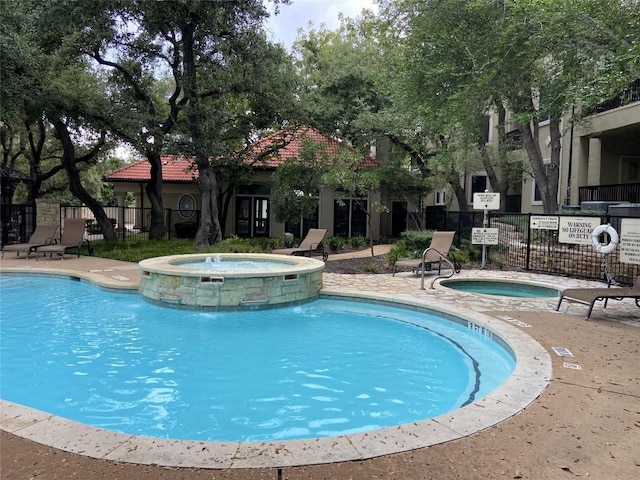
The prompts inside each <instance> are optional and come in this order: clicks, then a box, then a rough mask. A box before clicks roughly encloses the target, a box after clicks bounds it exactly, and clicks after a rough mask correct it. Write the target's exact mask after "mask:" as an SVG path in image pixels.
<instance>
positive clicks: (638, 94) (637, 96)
mask: <svg viewBox="0 0 640 480" xmlns="http://www.w3.org/2000/svg"><path fill="white" fill-rule="evenodd" d="M632 102H640V79H638V80H636V81H635V82H633V83H631V84H630V85H629V86H628V87H627V88H625V89H624V90H623V91H622V93H621V94H620V95H618V96H617V97H614V98H612V99H610V100H607V101H605V102H602V103H600V104H598V105H596V107H595V108H594V109H593V113H602V112H606V111H607V110H613V109H614V108H619V107H623V106H625V105H628V104H630V103H632Z"/></svg>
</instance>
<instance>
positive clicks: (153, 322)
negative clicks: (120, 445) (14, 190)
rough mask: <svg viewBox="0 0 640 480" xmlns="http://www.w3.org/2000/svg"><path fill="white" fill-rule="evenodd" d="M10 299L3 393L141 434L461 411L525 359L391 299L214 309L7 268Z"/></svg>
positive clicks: (298, 432)
mask: <svg viewBox="0 0 640 480" xmlns="http://www.w3.org/2000/svg"><path fill="white" fill-rule="evenodd" d="M0 295H1V297H0V298H1V300H2V301H1V302H0V327H1V328H0V336H1V338H2V342H1V343H0V387H1V390H0V396H1V398H2V399H4V400H8V401H13V402H16V403H20V404H23V405H27V406H30V407H33V408H37V409H40V410H43V411H47V412H50V413H53V414H56V415H59V416H61V417H65V418H69V419H73V420H76V421H79V422H83V423H86V424H90V425H95V426H98V427H102V428H106V429H111V430H116V431H120V432H124V433H128V434H136V435H146V436H155V437H167V438H175V439H192V440H217V441H223V440H224V441H265V440H282V439H300V438H310V437H323V436H333V435H341V434H348V433H354V432H360V431H365V430H370V429H376V428H383V427H389V426H393V425H398V424H403V423H409V422H413V421H417V420H421V419H426V418H429V417H433V416H436V415H439V414H442V413H445V412H447V411H450V410H452V409H455V408H457V407H460V406H462V405H464V404H466V403H469V402H471V401H473V400H474V399H477V398H479V397H481V396H484V395H486V394H487V393H488V392H490V391H491V390H493V389H495V388H496V387H497V386H498V385H499V384H501V383H502V382H503V381H504V380H505V379H506V378H507V377H508V376H509V375H510V373H511V372H512V370H513V368H514V360H513V358H512V357H511V355H509V354H508V353H507V352H506V351H505V350H504V349H502V348H501V347H499V346H498V345H497V344H496V343H495V342H493V341H491V340H489V339H488V338H487V337H486V336H483V335H480V334H479V333H478V332H477V331H474V330H473V329H470V328H467V326H463V325H459V324H457V323H454V322H450V321H446V320H443V319H441V318H438V317H437V316H434V315H431V314H426V313H419V312H414V311H411V310H408V309H400V308H391V307H387V306H383V305H377V304H366V303H357V302H347V301H339V300H328V299H321V300H317V301H314V302H311V303H308V304H305V305H303V306H297V307H291V308H280V309H271V310H258V311H250V312H224V313H213V312H208V313H205V312H194V311H185V310H178V309H172V308H166V307H160V306H156V305H151V304H148V303H146V302H145V301H143V300H141V299H140V297H139V296H138V295H134V294H123V293H113V292H107V291H104V290H100V289H98V288H96V287H93V286H91V285H90V284H87V283H84V282H80V281H77V280H71V279H67V278H54V277H44V276H23V275H0Z"/></svg>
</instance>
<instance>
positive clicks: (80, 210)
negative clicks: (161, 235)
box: [60, 205, 200, 241]
mask: <svg viewBox="0 0 640 480" xmlns="http://www.w3.org/2000/svg"><path fill="white" fill-rule="evenodd" d="M103 209H104V211H105V213H106V215H107V217H108V218H109V219H110V220H111V223H112V224H113V225H114V227H115V230H116V234H117V237H118V240H122V241H125V240H129V241H135V240H145V239H147V238H148V233H149V228H150V226H151V209H150V208H137V207H118V206H116V207H103ZM69 217H71V218H86V219H87V236H88V238H89V240H100V239H101V238H102V230H101V229H100V227H99V226H98V224H97V222H96V221H95V218H94V215H93V213H92V212H91V210H90V209H89V208H87V207H84V206H80V207H79V206H70V205H62V206H60V221H62V219H63V218H69ZM199 217H200V212H199V211H196V210H193V211H192V212H187V213H186V214H185V212H184V211H182V212H178V211H177V210H172V209H170V208H165V209H164V222H165V227H166V233H165V239H166V240H172V239H175V238H181V237H183V235H184V236H186V238H194V237H195V228H197V222H198V218H199ZM192 233H193V234H192Z"/></svg>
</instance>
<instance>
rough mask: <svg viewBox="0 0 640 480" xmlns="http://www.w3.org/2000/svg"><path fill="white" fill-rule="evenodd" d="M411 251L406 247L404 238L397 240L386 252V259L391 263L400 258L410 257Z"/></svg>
mask: <svg viewBox="0 0 640 480" xmlns="http://www.w3.org/2000/svg"><path fill="white" fill-rule="evenodd" d="M412 257H413V255H412V252H410V251H409V249H408V248H407V242H406V241H405V240H398V241H397V242H396V243H394V244H393V246H392V247H391V249H390V250H389V253H387V259H388V260H389V261H390V262H391V263H393V262H395V261H396V260H399V259H401V258H412Z"/></svg>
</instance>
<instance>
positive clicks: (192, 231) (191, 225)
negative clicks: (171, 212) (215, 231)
mask: <svg viewBox="0 0 640 480" xmlns="http://www.w3.org/2000/svg"><path fill="white" fill-rule="evenodd" d="M174 228H175V230H176V237H178V238H196V232H197V231H198V223H197V222H177V223H176V224H175V225H174Z"/></svg>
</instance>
